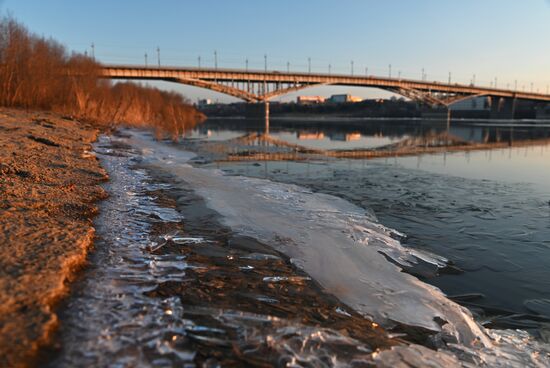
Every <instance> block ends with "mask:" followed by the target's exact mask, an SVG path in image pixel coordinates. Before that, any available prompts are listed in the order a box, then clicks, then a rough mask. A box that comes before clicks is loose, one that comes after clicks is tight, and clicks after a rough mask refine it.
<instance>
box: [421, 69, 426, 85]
mask: <svg viewBox="0 0 550 368" xmlns="http://www.w3.org/2000/svg"><path fill="white" fill-rule="evenodd" d="M424 76H425V74H424V68H422V77H421V78H420V79H421V80H422V82H424Z"/></svg>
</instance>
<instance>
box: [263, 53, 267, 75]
mask: <svg viewBox="0 0 550 368" xmlns="http://www.w3.org/2000/svg"><path fill="white" fill-rule="evenodd" d="M264 72H266V73H267V54H264Z"/></svg>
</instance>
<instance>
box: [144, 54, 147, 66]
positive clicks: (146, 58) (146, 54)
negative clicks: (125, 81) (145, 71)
mask: <svg viewBox="0 0 550 368" xmlns="http://www.w3.org/2000/svg"><path fill="white" fill-rule="evenodd" d="M144 56H145V67H146V68H147V53H145V55H144Z"/></svg>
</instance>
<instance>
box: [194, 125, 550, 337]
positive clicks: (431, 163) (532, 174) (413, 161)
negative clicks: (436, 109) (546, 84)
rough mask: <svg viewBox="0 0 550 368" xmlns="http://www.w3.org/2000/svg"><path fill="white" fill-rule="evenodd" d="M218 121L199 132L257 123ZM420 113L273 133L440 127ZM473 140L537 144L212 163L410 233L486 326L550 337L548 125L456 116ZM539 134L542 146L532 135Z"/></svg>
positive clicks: (295, 135) (356, 141) (379, 140)
mask: <svg viewBox="0 0 550 368" xmlns="http://www.w3.org/2000/svg"><path fill="white" fill-rule="evenodd" d="M260 126H261V123H257V122H254V121H246V120H225V121H224V120H211V121H208V122H207V123H206V125H204V126H201V127H200V128H198V129H196V130H195V131H194V132H193V134H192V135H191V137H192V138H201V139H206V140H216V139H226V138H227V137H234V136H237V135H243V134H247V133H250V131H253V130H254V129H261V127H260ZM444 131H447V126H446V124H438V123H429V122H422V121H419V120H416V121H403V120H401V121H377V120H371V121H368V120H367V121H360V120H359V121H358V120H345V119H343V120H339V121H338V120H336V121H334V122H332V123H331V122H330V119H329V118H326V119H322V120H320V121H315V120H309V121H308V120H301V121H294V120H292V119H282V120H272V121H271V134H272V135H273V136H274V137H277V138H281V139H285V140H288V141H290V142H292V143H297V144H300V145H303V146H306V147H312V148H322V149H350V148H353V149H357V148H372V147H379V146H383V145H386V144H391V143H395V142H398V141H400V140H403V139H407V138H411V137H422V136H424V135H428V134H430V133H433V132H444ZM450 134H452V135H453V136H457V137H460V138H462V139H464V140H467V141H471V142H484V143H491V142H502V141H505V142H532V143H533V145H527V146H523V147H519V148H514V146H513V144H512V145H511V146H510V147H509V148H504V149H502V148H501V149H496V150H483V151H474V152H454V153H441V154H433V155H416V156H408V157H391V158H384V159H373V160H363V159H359V160H342V159H340V160H335V161H325V160H322V161H320V160H306V161H300V162H288V161H287V162H280V161H279V162H276V161H268V162H261V163H258V162H242V163H225V164H219V163H218V164H216V166H217V167H220V168H222V169H223V170H224V171H225V172H227V173H229V174H234V175H246V176H256V177H262V178H268V179H270V180H274V181H279V182H288V183H294V184H298V185H302V186H305V187H308V188H311V189H312V190H314V191H319V192H323V193H327V194H332V195H335V196H338V197H341V198H345V199H347V200H349V201H351V202H352V203H355V204H357V205H359V206H362V207H364V208H366V209H371V210H373V211H374V213H375V214H376V216H377V217H378V219H379V220H380V222H381V223H382V224H384V225H387V226H389V227H391V228H394V229H397V230H399V231H401V232H403V233H405V234H406V235H407V238H406V240H404V241H403V242H404V243H405V244H407V245H410V246H412V247H415V248H418V249H425V250H429V251H431V252H433V253H436V254H438V255H441V256H444V257H446V258H448V259H449V260H450V261H452V262H453V263H454V264H455V265H456V266H457V267H458V268H459V269H460V270H462V271H463V272H460V273H458V272H457V273H456V274H455V273H454V272H453V273H451V274H448V273H447V274H439V275H429V274H425V273H424V274H421V275H419V276H420V277H421V278H422V279H423V280H425V281H427V282H429V283H430V284H433V285H435V286H437V287H439V288H441V289H442V290H443V291H444V292H445V293H446V294H447V295H450V296H456V297H457V298H456V299H457V300H458V301H460V302H462V303H463V304H464V305H467V306H468V307H470V309H471V310H472V311H474V313H476V314H477V315H478V316H479V318H481V319H483V322H484V323H486V325H488V326H498V327H506V328H516V327H517V328H523V329H527V330H531V331H533V332H534V333H535V334H540V333H541V330H540V328H543V331H542V335H544V336H547V332H546V330H545V328H546V327H545V326H546V323H547V322H548V321H550V267H549V265H550V145H548V142H547V141H546V139H547V138H548V137H549V136H550V125H545V124H529V123H526V122H517V123H515V124H510V123H506V124H488V123H487V122H468V123H467V124H466V123H462V124H460V123H453V124H451V127H450ZM537 141H540V142H541V143H540V144H537V143H536V142H537Z"/></svg>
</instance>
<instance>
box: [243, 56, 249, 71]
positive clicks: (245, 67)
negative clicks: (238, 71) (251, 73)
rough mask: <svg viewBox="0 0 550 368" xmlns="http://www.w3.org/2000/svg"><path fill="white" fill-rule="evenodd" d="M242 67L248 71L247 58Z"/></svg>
mask: <svg viewBox="0 0 550 368" xmlns="http://www.w3.org/2000/svg"><path fill="white" fill-rule="evenodd" d="M244 69H245V70H246V71H247V72H248V58H246V59H245V61H244Z"/></svg>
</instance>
